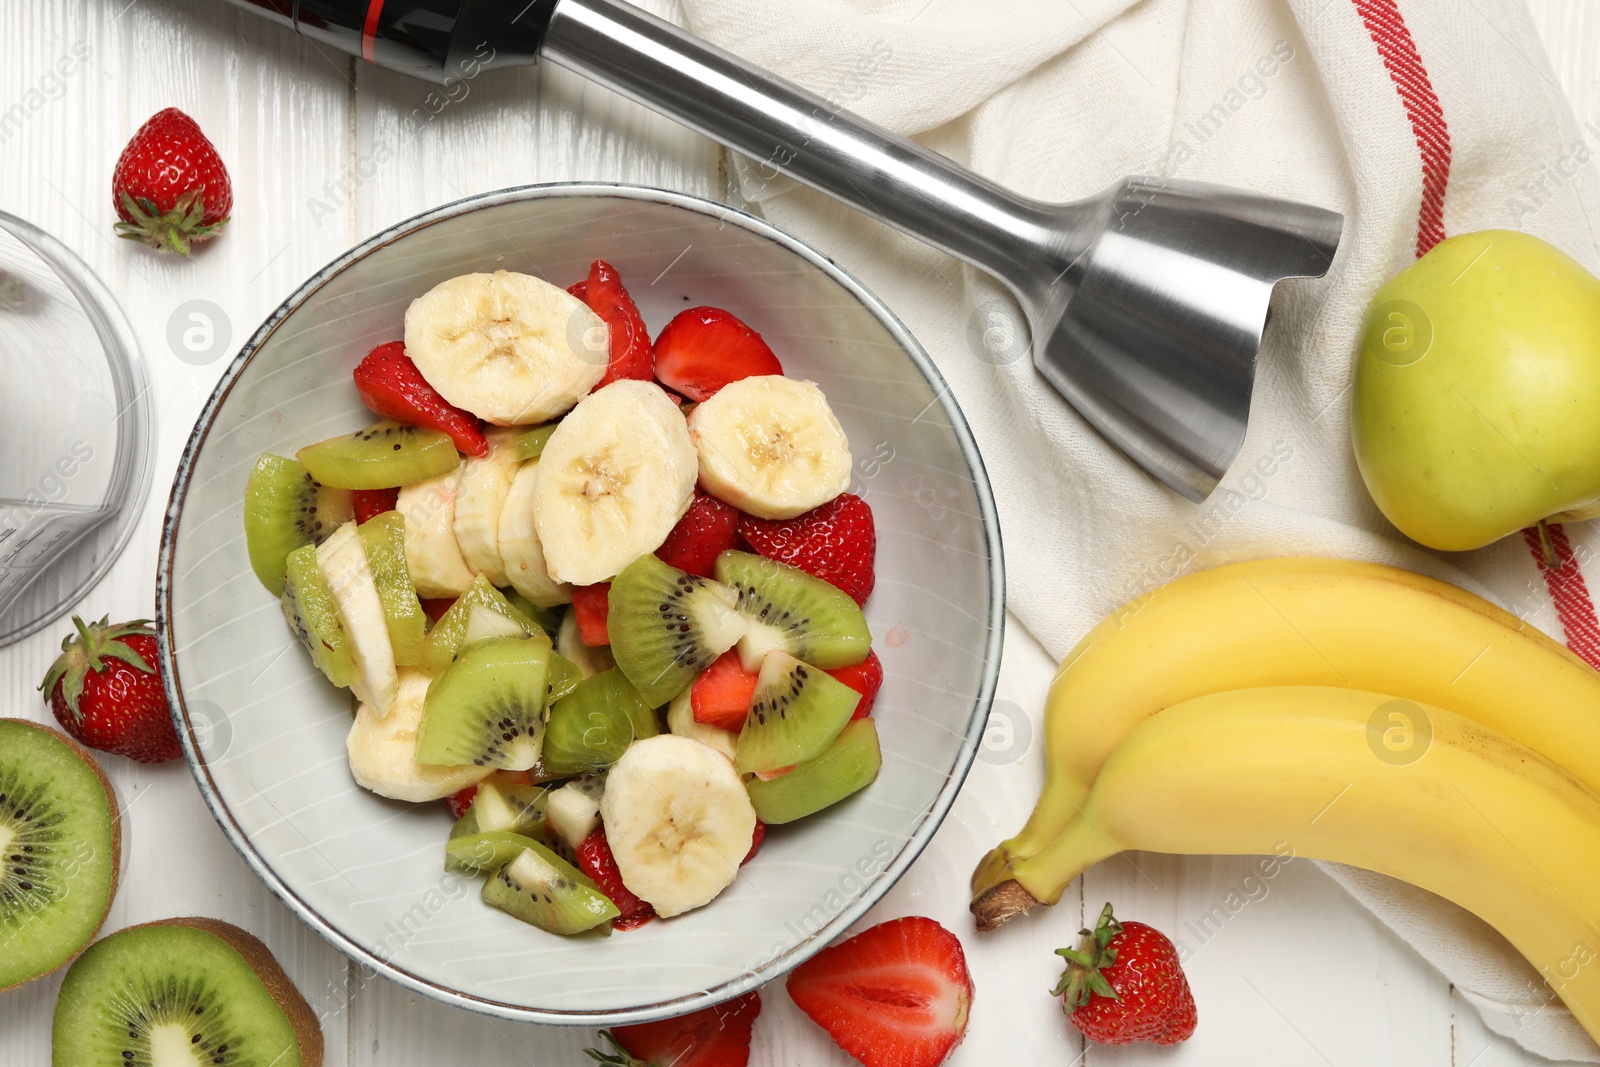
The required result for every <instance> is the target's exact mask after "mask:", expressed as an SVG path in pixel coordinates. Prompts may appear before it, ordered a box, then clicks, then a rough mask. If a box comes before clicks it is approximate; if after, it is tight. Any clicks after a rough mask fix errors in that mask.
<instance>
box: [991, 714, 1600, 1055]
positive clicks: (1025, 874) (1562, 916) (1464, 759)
mask: <svg viewBox="0 0 1600 1067" xmlns="http://www.w3.org/2000/svg"><path fill="white" fill-rule="evenodd" d="M1393 699H1394V698H1393V697H1391V696H1390V695H1388V694H1380V693H1371V692H1365V691H1361V690H1354V689H1340V688H1331V687H1284V688H1263V689H1247V690H1240V691H1237V692H1229V693H1216V694H1212V695H1210V696H1204V697H1199V698H1197V699H1195V700H1190V701H1187V702H1185V703H1182V704H1179V705H1176V706H1175V707H1171V708H1168V709H1166V710H1165V711H1162V712H1160V713H1159V714H1157V715H1155V716H1153V717H1152V718H1150V719H1149V720H1147V721H1146V722H1144V723H1143V724H1142V725H1140V726H1139V727H1137V728H1136V729H1135V730H1134V731H1133V732H1132V733H1131V734H1130V735H1129V736H1128V738H1127V739H1126V740H1125V741H1124V742H1123V744H1122V745H1121V746H1120V747H1119V748H1118V749H1117V750H1116V752H1115V753H1114V754H1113V755H1112V756H1111V758H1110V759H1109V760H1107V762H1106V764H1105V767H1104V768H1103V769H1102V770H1101V772H1100V775H1099V777H1098V779H1097V780H1096V781H1095V785H1094V788H1093V790H1092V791H1091V792H1090V794H1089V796H1088V798H1087V800H1086V802H1085V804H1084V811H1083V817H1082V818H1081V819H1079V820H1078V821H1077V822H1075V823H1074V824H1073V825H1072V827H1071V828H1070V829H1068V830H1067V832H1066V833H1065V834H1063V835H1062V836H1061V837H1060V838H1058V839H1057V840H1056V841H1055V842H1054V843H1053V844H1052V845H1051V846H1050V847H1049V848H1047V849H1045V850H1044V851H1042V852H1041V853H1039V855H1037V856H1034V857H1032V858H1030V859H1027V860H1019V861H1017V862H1016V863H1015V864H1014V873H1015V876H1016V879H1017V882H1018V883H1019V885H1020V887H1021V888H1022V889H1024V890H1026V891H1027V892H1028V893H1030V894H1032V896H1033V897H1036V898H1038V899H1039V900H1044V901H1050V902H1054V901H1055V900H1056V899H1058V898H1059V896H1060V894H1061V891H1062V889H1063V888H1064V887H1065V886H1066V885H1067V884H1068V883H1069V882H1071V881H1072V880H1073V879H1074V878H1076V877H1077V876H1078V875H1079V874H1080V873H1082V872H1083V871H1084V870H1085V869H1086V868H1087V867H1089V866H1091V865H1093V864H1094V863H1097V862H1098V861H1100V860H1102V859H1105V858H1106V857H1108V856H1111V855H1114V854H1115V853H1117V852H1119V851H1124V850H1129V849H1141V850H1148V851H1154V852H1170V853H1182V854H1193V853H1206V854H1223V855H1255V854H1270V853H1273V852H1274V851H1276V850H1280V849H1281V848H1282V846H1283V845H1284V844H1285V843H1286V844H1287V845H1288V847H1289V848H1292V849H1293V853H1294V855H1296V856H1307V857H1312V858H1316V859H1327V860H1337V861H1339V862H1342V863H1349V864H1353V865H1355V866H1358V867H1364V868H1367V869H1368V870H1374V871H1380V872H1382V873H1384V874H1388V875H1392V876H1394V877H1397V878H1401V879H1403V880H1405V881H1407V882H1410V883H1412V884H1413V885H1417V886H1421V887H1422V888H1424V889H1427V890H1430V891H1432V892H1434V893H1437V894H1439V895H1440V896H1443V897H1445V898H1447V899H1449V900H1452V901H1454V902H1455V903H1457V904H1459V905H1461V906H1462V907H1464V908H1466V909H1467V910H1468V911H1471V912H1473V913H1474V914H1476V915H1477V916H1479V917H1480V918H1482V919H1483V920H1484V921H1486V922H1488V923H1489V924H1490V925H1491V926H1493V927H1494V928H1495V929H1497V930H1499V931H1500V933H1502V934H1503V935H1505V937H1506V938H1507V939H1508V940H1510V942H1511V943H1512V944H1513V945H1514V946H1516V948H1517V949H1518V951H1520V952H1521V953H1522V954H1523V955H1525V956H1526V957H1527V958H1528V959H1529V960H1530V961H1531V962H1532V963H1533V964H1534V966H1535V967H1537V968H1538V969H1539V971H1540V972H1541V973H1542V974H1543V975H1544V977H1545V978H1546V980H1547V981H1548V982H1549V984H1550V986H1551V988H1552V989H1553V990H1554V991H1555V992H1556V993H1557V994H1559V995H1560V996H1561V998H1562V1000H1563V1001H1565V1002H1566V1005H1567V1007H1568V1008H1570V1009H1571V1010H1572V1013H1573V1015H1574V1016H1575V1017H1576V1018H1577V1019H1578V1021H1579V1022H1580V1023H1581V1024H1582V1025H1583V1026H1584V1027H1585V1029H1587V1030H1588V1031H1589V1033H1590V1034H1592V1035H1594V1036H1596V1037H1600V877H1596V872H1600V794H1597V793H1596V792H1595V791H1594V790H1592V789H1590V788H1588V787H1587V786H1585V785H1583V784H1582V783H1581V782H1579V781H1577V780H1576V779H1575V778H1574V777H1573V776H1572V775H1570V774H1568V773H1567V772H1566V771H1565V770H1564V769H1563V768H1562V767H1561V766H1559V765H1558V764H1556V763H1554V762H1552V761H1551V760H1548V759H1546V758H1544V757H1542V756H1540V755H1538V754H1537V753H1534V752H1532V751H1530V750H1529V749H1527V748H1525V747H1524V746H1522V745H1518V744H1517V743H1515V742H1514V741H1511V740H1509V739H1507V738H1505V737H1503V736H1502V735H1500V734H1498V733H1496V732H1494V731H1492V730H1488V729H1485V728H1484V727H1483V726H1481V725H1479V724H1477V723H1475V722H1473V721H1471V720H1470V719H1467V718H1466V717H1464V716H1461V715H1457V714H1455V713H1454V712H1452V711H1446V710H1444V709H1440V708H1432V707H1423V708H1422V709H1421V710H1422V711H1423V712H1424V713H1425V715H1426V719H1425V720H1424V721H1425V722H1427V723H1428V724H1429V725H1431V740H1430V741H1429V742H1428V743H1427V745H1426V747H1425V748H1423V747H1422V746H1421V745H1420V744H1419V749H1420V751H1421V755H1420V757H1416V758H1414V760H1413V761H1412V762H1405V761H1404V760H1398V761H1397V760H1396V759H1395V757H1394V756H1393V755H1392V754H1390V753H1387V752H1385V750H1383V749H1382V748H1381V746H1375V745H1374V744H1373V741H1372V737H1371V735H1370V732H1369V723H1370V721H1371V719H1372V716H1373V713H1374V711H1376V710H1378V709H1380V708H1381V707H1382V706H1383V705H1384V704H1385V703H1386V702H1388V701H1391V700H1393ZM1412 755H1413V756H1415V753H1413V754H1412Z"/></svg>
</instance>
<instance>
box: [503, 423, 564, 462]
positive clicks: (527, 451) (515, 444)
mask: <svg viewBox="0 0 1600 1067" xmlns="http://www.w3.org/2000/svg"><path fill="white" fill-rule="evenodd" d="M559 425H561V423H560V422H559V421H557V422H547V423H544V424H543V425H540V426H529V427H526V428H521V429H519V431H518V432H517V433H516V434H515V435H513V436H511V437H509V438H507V444H508V445H509V446H510V447H511V448H513V449H515V450H516V454H517V458H518V459H522V460H529V459H538V458H539V457H540V456H542V455H544V446H545V445H546V444H548V443H549V442H550V435H551V434H553V433H555V432H556V427H557V426H559Z"/></svg>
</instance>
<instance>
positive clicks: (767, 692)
mask: <svg viewBox="0 0 1600 1067" xmlns="http://www.w3.org/2000/svg"><path fill="white" fill-rule="evenodd" d="M860 702H861V694H860V693H858V692H856V691H855V690H854V689H851V688H850V687H849V686H848V685H845V684H844V683H843V682H841V681H839V679H837V678H835V677H833V676H832V675H830V674H828V673H826V672H825V671H823V670H821V669H820V668H817V667H813V666H811V665H810V664H807V663H802V662H801V661H800V660H798V659H795V658H794V657H793V656H791V655H789V654H788V653H787V652H780V651H777V650H774V651H772V652H768V653H767V658H766V660H765V661H764V662H763V663H762V664H761V674H760V675H759V677H757V679H756V691H755V693H754V694H753V695H752V696H751V697H750V714H749V716H747V717H746V718H745V721H744V729H742V730H740V731H739V748H738V752H737V754H736V755H735V756H734V760H733V765H734V766H735V767H737V768H738V770H739V773H740V774H765V773H767V772H769V771H776V770H781V769H782V768H784V767H793V766H794V765H795V764H798V763H804V762H805V761H806V760H810V759H816V758H817V757H818V756H820V755H822V754H823V753H824V752H826V751H827V750H828V746H829V745H830V744H832V743H833V739H834V738H836V737H838V736H839V731H840V730H843V729H844V726H845V723H847V722H849V721H850V716H851V714H852V713H853V712H854V711H855V710H856V705H857V704H859V703H860Z"/></svg>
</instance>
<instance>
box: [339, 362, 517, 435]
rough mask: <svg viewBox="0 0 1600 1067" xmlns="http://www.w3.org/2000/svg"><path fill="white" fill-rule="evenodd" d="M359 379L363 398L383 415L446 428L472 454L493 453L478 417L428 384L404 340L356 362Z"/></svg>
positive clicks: (444, 429) (357, 386)
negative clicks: (490, 450)
mask: <svg viewBox="0 0 1600 1067" xmlns="http://www.w3.org/2000/svg"><path fill="white" fill-rule="evenodd" d="M355 379H356V392H358V393H360V394H361V402H362V403H363V404H365V405H367V407H369V408H371V409H372V410H373V411H376V412H377V413H378V414H379V415H384V416H387V417H388V418H391V419H398V420H399V421H401V422H404V423H407V424H408V425H411V426H429V427H432V428H433V429H435V430H443V431H444V432H445V433H447V434H449V435H450V438H451V440H453V441H455V443H456V447H457V448H459V449H460V450H461V451H463V452H465V453H466V454H467V455H469V456H487V455H488V454H489V442H488V441H487V440H486V439H485V438H484V436H483V430H482V429H481V428H480V427H479V426H478V417H477V416H476V415H473V414H472V413H471V412H468V411H462V410H461V409H460V408H458V407H456V406H455V405H454V404H452V403H450V402H449V401H448V400H446V399H445V398H444V397H442V396H440V395H439V391H438V390H437V389H435V388H434V387H433V386H431V385H429V384H428V380H427V379H426V378H424V377H423V376H422V372H421V371H419V370H418V369H417V365H416V364H415V363H413V362H411V357H409V356H407V355H406V344H405V342H404V341H390V342H389V343H388V344H382V345H379V346H378V347H377V348H374V349H373V350H372V351H371V352H368V353H367V357H366V358H365V359H363V360H362V361H361V362H360V363H358V364H357V365H356V370H355Z"/></svg>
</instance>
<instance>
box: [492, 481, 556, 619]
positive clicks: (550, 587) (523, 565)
mask: <svg viewBox="0 0 1600 1067" xmlns="http://www.w3.org/2000/svg"><path fill="white" fill-rule="evenodd" d="M538 480H539V461H538V460H536V459H530V460H528V461H527V462H526V463H524V464H523V465H522V466H521V467H518V468H517V471H516V474H515V475H514V476H513V477H512V479H511V488H510V490H509V491H508V492H507V493H506V499H505V504H504V506H503V507H501V509H500V531H499V536H500V559H501V562H503V563H504V564H505V568H506V580H507V581H508V582H510V583H511V588H513V589H515V590H516V591H517V592H519V593H521V594H522V595H523V596H525V597H527V598H528V599H529V600H531V601H532V602H533V603H535V604H537V605H538V606H539V607H541V608H553V607H555V606H556V605H557V604H568V603H571V602H572V586H570V585H567V584H565V583H563V582H558V581H556V580H555V579H554V578H552V577H550V570H549V566H548V564H546V563H545V558H544V548H543V547H541V546H540V544H539V530H538V528H537V526H536V525H535V523H534V507H533V491H534V487H535V486H536V485H537V484H538Z"/></svg>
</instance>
